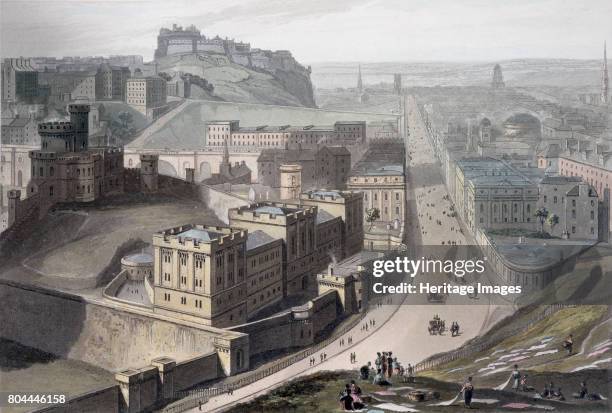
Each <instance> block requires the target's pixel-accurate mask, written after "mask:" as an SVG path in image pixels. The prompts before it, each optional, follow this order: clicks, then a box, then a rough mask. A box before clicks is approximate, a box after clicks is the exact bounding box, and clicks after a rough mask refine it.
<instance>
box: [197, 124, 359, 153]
mask: <svg viewBox="0 0 612 413" xmlns="http://www.w3.org/2000/svg"><path fill="white" fill-rule="evenodd" d="M365 140H366V123H365V122H363V121H353V122H336V123H335V124H334V125H331V126H315V125H307V126H291V125H281V126H268V125H263V126H255V127H240V124H239V121H237V120H227V121H226V120H221V121H211V122H208V124H207V128H206V145H207V146H211V147H222V146H223V145H224V144H225V142H227V144H228V146H230V147H236V148H253V149H269V148H276V149H285V148H291V149H317V148H318V147H319V146H320V145H342V146H350V145H358V144H361V143H363V142H365Z"/></svg>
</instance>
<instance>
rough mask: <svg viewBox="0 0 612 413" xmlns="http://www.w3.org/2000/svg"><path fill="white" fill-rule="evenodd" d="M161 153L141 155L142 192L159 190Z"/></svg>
mask: <svg viewBox="0 0 612 413" xmlns="http://www.w3.org/2000/svg"><path fill="white" fill-rule="evenodd" d="M158 162H159V155H156V154H141V155H140V190H141V191H142V192H157V189H158V187H159V184H158V178H159V175H158Z"/></svg>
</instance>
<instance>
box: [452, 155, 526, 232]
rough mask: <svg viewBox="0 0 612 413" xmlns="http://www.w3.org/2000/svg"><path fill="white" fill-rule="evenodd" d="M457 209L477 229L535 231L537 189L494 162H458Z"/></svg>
mask: <svg viewBox="0 0 612 413" xmlns="http://www.w3.org/2000/svg"><path fill="white" fill-rule="evenodd" d="M455 179H456V181H455V185H454V188H455V191H454V192H455V207H456V208H457V213H458V214H459V215H460V216H461V218H462V219H463V220H464V222H465V223H466V225H467V226H468V227H469V228H470V229H471V230H472V231H474V230H475V229H476V228H482V229H501V228H525V229H535V224H536V220H535V217H534V214H535V212H536V209H537V202H538V187H537V185H536V184H535V183H533V182H531V181H530V180H529V179H527V178H526V177H525V176H524V175H522V174H521V173H520V172H519V171H517V170H516V169H515V168H513V167H511V166H510V165H508V164H507V163H505V162H503V161H500V160H497V159H493V158H486V157H485V158H465V159H459V160H457V162H456V173H455Z"/></svg>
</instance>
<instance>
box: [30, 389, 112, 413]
mask: <svg viewBox="0 0 612 413" xmlns="http://www.w3.org/2000/svg"><path fill="white" fill-rule="evenodd" d="M33 412H35V413H43V412H44V413H83V412H106V413H118V412H119V386H110V387H106V388H104V389H99V390H95V391H92V392H88V393H85V394H81V395H79V396H75V397H71V398H69V399H68V400H67V401H66V404H63V405H61V406H50V407H43V408H41V409H37V410H33Z"/></svg>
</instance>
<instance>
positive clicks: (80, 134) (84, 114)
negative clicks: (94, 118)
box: [68, 103, 89, 152]
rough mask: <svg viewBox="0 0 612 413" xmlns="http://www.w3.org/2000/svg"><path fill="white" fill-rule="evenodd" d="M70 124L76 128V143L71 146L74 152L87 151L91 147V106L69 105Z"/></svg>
mask: <svg viewBox="0 0 612 413" xmlns="http://www.w3.org/2000/svg"><path fill="white" fill-rule="evenodd" d="M68 111H69V112H70V123H71V124H72V127H73V128H74V141H73V142H72V144H71V145H70V146H71V147H72V150H73V151H74V152H80V151H86V150H87V148H88V147H89V105H87V104H81V103H75V104H70V105H68Z"/></svg>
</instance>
